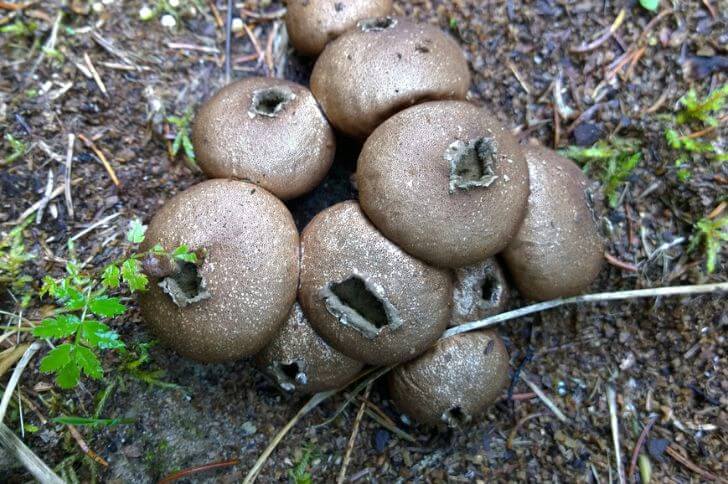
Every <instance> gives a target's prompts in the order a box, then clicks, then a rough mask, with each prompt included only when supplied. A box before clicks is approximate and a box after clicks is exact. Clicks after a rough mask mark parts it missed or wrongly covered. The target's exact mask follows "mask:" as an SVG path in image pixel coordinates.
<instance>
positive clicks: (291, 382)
mask: <svg viewBox="0 0 728 484" xmlns="http://www.w3.org/2000/svg"><path fill="white" fill-rule="evenodd" d="M268 368H269V370H270V371H271V373H272V374H273V376H274V377H275V379H276V381H277V382H278V385H279V386H280V387H281V388H282V389H284V390H285V391H287V392H292V391H294V390H295V389H296V385H305V384H307V383H308V377H307V376H306V372H305V371H304V369H303V364H302V363H300V362H298V361H291V362H288V363H286V362H282V361H276V362H274V363H273V364H272V365H270V366H269V367H268Z"/></svg>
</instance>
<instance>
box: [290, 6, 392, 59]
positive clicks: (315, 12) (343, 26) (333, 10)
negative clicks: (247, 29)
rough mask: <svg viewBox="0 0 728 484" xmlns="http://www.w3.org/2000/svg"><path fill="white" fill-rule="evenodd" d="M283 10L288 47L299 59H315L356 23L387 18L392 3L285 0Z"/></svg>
mask: <svg viewBox="0 0 728 484" xmlns="http://www.w3.org/2000/svg"><path fill="white" fill-rule="evenodd" d="M287 6H288V9H287V12H286V30H287V31H288V36H289V37H290V39H291V44H292V45H293V47H294V48H295V49H296V50H297V51H298V52H299V53H301V54H303V55H309V56H316V55H319V54H320V53H321V51H322V50H324V47H325V46H326V44H327V43H328V42H330V41H332V40H334V39H335V38H336V37H338V36H339V35H341V34H343V33H344V32H346V31H347V30H349V29H351V28H352V27H354V26H355V25H356V22H357V21H358V20H362V19H367V18H372V17H383V16H385V15H389V13H390V12H391V11H392V0H338V1H332V0H288V4H287Z"/></svg>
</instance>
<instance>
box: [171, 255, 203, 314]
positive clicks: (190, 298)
mask: <svg viewBox="0 0 728 484" xmlns="http://www.w3.org/2000/svg"><path fill="white" fill-rule="evenodd" d="M159 286H160V287H161V288H162V290H164V292H166V293H167V294H168V295H169V296H170V297H171V298H172V301H174V303H175V304H176V305H177V306H179V307H184V306H187V305H188V304H192V303H195V302H198V301H202V300H203V299H207V298H209V297H210V293H209V292H207V290H206V289H205V283H204V281H203V280H202V276H200V274H199V272H198V267H197V265H196V264H193V263H191V262H182V263H180V264H179V268H178V270H177V271H176V272H174V273H173V274H172V275H169V276H167V277H165V278H164V279H162V281H161V282H160V283H159Z"/></svg>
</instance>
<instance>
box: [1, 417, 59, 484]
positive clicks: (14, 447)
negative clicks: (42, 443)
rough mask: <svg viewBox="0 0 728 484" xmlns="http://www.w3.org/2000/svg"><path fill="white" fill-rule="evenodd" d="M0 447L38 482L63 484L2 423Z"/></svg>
mask: <svg viewBox="0 0 728 484" xmlns="http://www.w3.org/2000/svg"><path fill="white" fill-rule="evenodd" d="M0 446H2V447H5V448H6V449H7V450H8V452H9V453H10V455H12V456H14V457H15V458H16V459H18V460H19V461H20V462H21V463H22V464H23V466H24V467H25V468H26V469H27V470H28V472H30V473H31V475H32V476H33V477H35V478H36V479H37V480H38V481H39V482H41V483H43V484H63V480H61V478H60V477H58V476H57V475H56V473H55V472H53V470H52V469H51V468H50V467H48V465H46V463H45V462H43V461H42V460H40V459H39V458H38V456H37V455H35V454H34V453H33V451H32V450H30V449H29V448H28V447H27V446H26V445H25V444H24V443H23V441H22V440H20V439H19V438H18V437H17V436H16V435H15V434H14V433H13V432H12V431H11V430H10V429H9V428H8V427H7V426H6V425H5V424H3V423H0Z"/></svg>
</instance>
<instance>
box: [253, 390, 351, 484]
mask: <svg viewBox="0 0 728 484" xmlns="http://www.w3.org/2000/svg"><path fill="white" fill-rule="evenodd" d="M337 393H338V390H329V391H328V392H321V393H317V394H315V395H314V396H313V397H311V399H310V400H309V401H308V402H306V405H304V406H303V407H302V408H301V410H299V411H298V413H297V414H296V415H294V416H293V418H292V419H291V420H289V421H288V423H287V424H286V425H285V426H284V427H283V428H282V429H281V430H280V431H279V432H278V433H277V434H276V436H275V437H273V440H271V441H270V443H269V444H268V447H266V448H265V450H264V451H263V453H262V454H260V457H258V460H256V461H255V464H254V465H253V468H252V469H250V472H248V475H247V476H245V480H244V481H243V484H252V483H253V482H255V479H256V478H257V477H258V474H260V471H261V470H262V469H263V465H264V464H265V462H266V461H267V460H268V456H270V455H271V453H272V452H273V450H274V449H275V448H276V447H277V446H278V444H279V443H280V441H281V440H283V438H284V437H285V436H286V434H288V432H290V430H291V429H292V428H293V426H294V425H296V423H298V421H299V420H301V418H302V417H304V416H305V415H306V414H307V413H309V412H310V411H311V410H313V409H314V408H316V407H318V406H319V405H320V404H321V403H322V402H324V401H326V400H328V399H329V398H331V397H332V396H334V395H336V394H337Z"/></svg>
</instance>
